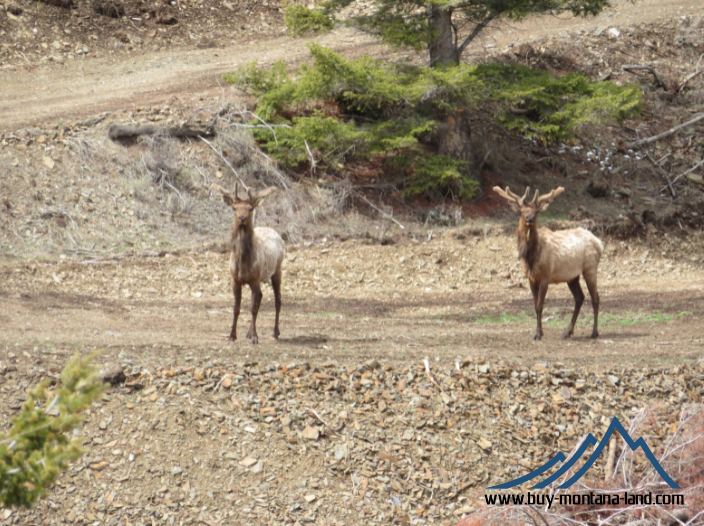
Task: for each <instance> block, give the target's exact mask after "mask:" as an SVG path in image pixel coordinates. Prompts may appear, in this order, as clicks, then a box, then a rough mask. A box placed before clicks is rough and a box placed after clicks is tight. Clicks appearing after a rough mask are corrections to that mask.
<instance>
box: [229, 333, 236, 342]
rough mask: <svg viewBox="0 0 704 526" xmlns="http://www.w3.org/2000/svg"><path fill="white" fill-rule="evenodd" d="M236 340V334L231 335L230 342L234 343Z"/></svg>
mask: <svg viewBox="0 0 704 526" xmlns="http://www.w3.org/2000/svg"><path fill="white" fill-rule="evenodd" d="M236 339H237V335H236V334H235V333H232V334H230V337H229V338H228V340H230V341H231V342H234V341H235V340H236Z"/></svg>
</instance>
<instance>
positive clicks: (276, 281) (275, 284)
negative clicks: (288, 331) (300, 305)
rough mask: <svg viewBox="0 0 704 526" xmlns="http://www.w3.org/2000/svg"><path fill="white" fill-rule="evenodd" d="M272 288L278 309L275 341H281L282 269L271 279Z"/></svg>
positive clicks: (277, 270) (275, 323) (275, 322)
mask: <svg viewBox="0 0 704 526" xmlns="http://www.w3.org/2000/svg"><path fill="white" fill-rule="evenodd" d="M271 287H272V288H273V289H274V306H275V308H276V318H275V319H274V339H276V340H278V339H279V334H280V333H279V313H280V312H281V268H278V269H276V272H275V273H274V275H273V276H272V277H271Z"/></svg>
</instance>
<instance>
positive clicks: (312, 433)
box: [301, 426, 320, 440]
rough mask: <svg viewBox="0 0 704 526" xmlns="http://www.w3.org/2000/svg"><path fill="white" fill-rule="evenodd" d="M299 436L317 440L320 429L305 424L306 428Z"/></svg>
mask: <svg viewBox="0 0 704 526" xmlns="http://www.w3.org/2000/svg"><path fill="white" fill-rule="evenodd" d="M301 436H302V437H303V438H305V439H306V440H318V437H319V436H320V430H319V429H318V428H317V427H311V426H306V428H305V429H304V430H303V432H302V433H301Z"/></svg>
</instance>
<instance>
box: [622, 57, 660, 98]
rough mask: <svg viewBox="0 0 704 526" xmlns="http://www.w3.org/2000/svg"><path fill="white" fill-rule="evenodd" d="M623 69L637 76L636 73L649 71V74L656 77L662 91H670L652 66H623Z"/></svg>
mask: <svg viewBox="0 0 704 526" xmlns="http://www.w3.org/2000/svg"><path fill="white" fill-rule="evenodd" d="M621 69H622V70H623V71H627V72H628V73H632V74H634V75H635V74H636V71H647V72H648V73H650V74H652V75H653V77H655V83H656V84H657V85H658V86H660V87H661V88H662V89H664V90H665V91H669V89H668V87H667V84H665V83H664V82H663V80H662V79H661V78H660V75H658V74H657V72H656V71H655V70H654V69H653V67H652V66H640V65H637V64H632V65H628V64H627V65H625V66H621Z"/></svg>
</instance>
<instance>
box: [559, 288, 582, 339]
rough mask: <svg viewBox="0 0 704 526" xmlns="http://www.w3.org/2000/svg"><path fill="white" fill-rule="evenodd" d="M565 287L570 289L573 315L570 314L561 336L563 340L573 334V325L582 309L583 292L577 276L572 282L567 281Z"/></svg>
mask: <svg viewBox="0 0 704 526" xmlns="http://www.w3.org/2000/svg"><path fill="white" fill-rule="evenodd" d="M567 286H568V287H569V288H570V292H571V293H572V296H574V313H573V314H572V321H571V322H570V324H569V326H568V327H567V330H566V331H565V332H564V334H563V335H562V338H563V339H567V338H569V337H570V336H572V335H573V334H574V324H575V323H577V316H579V309H581V308H582V303H584V292H582V287H581V286H580V285H579V276H577V277H576V278H574V279H573V280H572V281H568V282H567Z"/></svg>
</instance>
